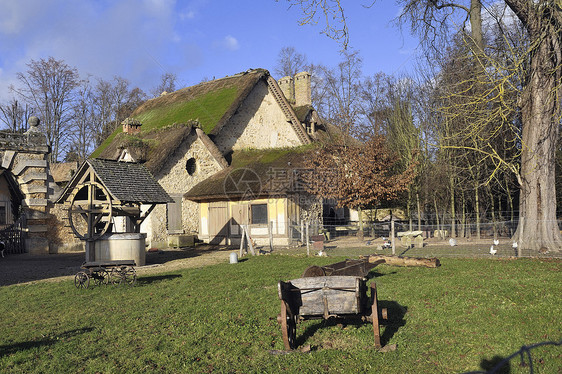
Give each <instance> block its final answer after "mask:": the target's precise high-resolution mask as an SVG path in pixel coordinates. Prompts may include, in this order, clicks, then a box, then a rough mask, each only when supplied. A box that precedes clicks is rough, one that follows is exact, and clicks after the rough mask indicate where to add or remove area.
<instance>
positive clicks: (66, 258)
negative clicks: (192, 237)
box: [0, 246, 232, 286]
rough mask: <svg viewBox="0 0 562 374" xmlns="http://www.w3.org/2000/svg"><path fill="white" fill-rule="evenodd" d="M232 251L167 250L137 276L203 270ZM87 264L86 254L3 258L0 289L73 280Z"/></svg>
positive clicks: (150, 259)
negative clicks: (10, 286)
mask: <svg viewBox="0 0 562 374" xmlns="http://www.w3.org/2000/svg"><path fill="white" fill-rule="evenodd" d="M230 252H232V250H218V249H217V248H216V247H211V246H202V247H199V246H198V247H197V249H185V250H182V249H172V248H169V249H166V250H163V251H158V252H148V253H147V254H146V265H145V266H140V267H137V268H136V269H137V274H138V275H139V276H143V275H145V274H157V273H162V272H166V271H173V270H178V269H186V268H195V267H203V266H207V265H212V264H217V263H221V262H227V261H228V260H229V256H230ZM83 262H84V252H80V253H61V254H53V255H31V254H29V253H23V254H14V255H6V257H4V258H0V286H6V285H10V284H23V283H28V282H36V281H60V280H63V279H71V278H73V277H74V275H75V274H76V273H77V272H78V271H79V270H80V265H82V263H83Z"/></svg>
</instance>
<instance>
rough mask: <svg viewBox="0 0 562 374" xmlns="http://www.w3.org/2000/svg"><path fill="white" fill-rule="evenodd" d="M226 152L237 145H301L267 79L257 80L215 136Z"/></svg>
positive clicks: (242, 146)
mask: <svg viewBox="0 0 562 374" xmlns="http://www.w3.org/2000/svg"><path fill="white" fill-rule="evenodd" d="M215 143H216V144H217V146H218V148H219V150H220V151H221V152H222V153H223V154H226V153H228V152H229V151H231V150H237V149H246V148H254V149H264V148H282V147H296V146H299V145H302V143H301V141H300V140H299V139H298V137H297V135H296V134H295V132H294V130H293V128H292V127H291V124H290V123H289V122H288V121H287V118H286V117H285V115H284V114H283V112H282V111H281V108H280V107H279V105H278V104H277V102H276V101H275V98H274V97H273V95H272V94H271V93H270V92H269V88H268V86H267V83H266V82H263V81H262V82H260V83H259V84H257V85H256V86H255V88H254V90H253V91H252V92H251V93H250V94H249V95H248V97H247V98H246V100H245V101H244V103H243V104H242V105H241V106H240V109H239V111H238V113H236V114H235V115H234V116H232V118H231V119H230V122H229V123H228V124H226V125H225V126H224V128H223V131H221V132H219V134H218V135H217V136H216V138H215Z"/></svg>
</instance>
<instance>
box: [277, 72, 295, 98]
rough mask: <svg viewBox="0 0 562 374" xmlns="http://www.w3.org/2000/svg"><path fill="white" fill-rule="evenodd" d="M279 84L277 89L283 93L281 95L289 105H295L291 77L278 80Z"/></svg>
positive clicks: (293, 86) (293, 85)
mask: <svg viewBox="0 0 562 374" xmlns="http://www.w3.org/2000/svg"><path fill="white" fill-rule="evenodd" d="M277 83H278V84H279V88H281V91H283V94H284V95H285V97H286V98H287V100H288V101H289V103H291V104H294V103H295V84H294V81H293V77H283V78H281V79H279V81H278V82H277Z"/></svg>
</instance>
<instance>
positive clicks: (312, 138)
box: [92, 69, 342, 247]
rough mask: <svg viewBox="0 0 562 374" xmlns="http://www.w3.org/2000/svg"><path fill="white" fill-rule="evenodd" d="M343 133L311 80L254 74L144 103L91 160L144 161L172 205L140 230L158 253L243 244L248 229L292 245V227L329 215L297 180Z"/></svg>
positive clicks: (259, 71) (157, 211) (257, 71)
mask: <svg viewBox="0 0 562 374" xmlns="http://www.w3.org/2000/svg"><path fill="white" fill-rule="evenodd" d="M297 78H298V79H297ZM133 128H134V129H133ZM138 129H140V131H138ZM341 136H342V134H341V133H340V132H339V131H338V130H337V129H336V128H335V127H334V126H331V125H328V124H325V123H324V122H323V121H322V120H321V118H320V116H319V115H318V113H316V111H315V110H314V108H313V107H312V105H311V100H310V74H308V73H303V74H299V75H298V77H295V78H291V79H289V78H284V79H282V80H281V81H280V83H278V82H277V81H276V80H275V79H274V78H273V77H271V75H270V74H269V72H268V71H267V70H263V69H255V70H249V71H246V72H243V73H239V74H236V75H233V76H229V77H226V78H221V79H216V80H212V81H209V82H204V83H200V84H198V85H195V86H192V87H187V88H184V89H181V90H178V91H176V92H172V93H167V94H166V95H162V96H160V97H158V98H155V99H152V100H149V101H147V102H145V103H144V104H142V105H141V106H139V107H138V108H137V109H136V110H135V111H134V112H133V113H132V114H131V119H128V120H126V123H124V124H123V127H122V128H118V129H117V130H116V131H115V132H114V133H113V134H112V135H111V136H110V137H109V138H108V139H107V140H106V141H105V142H104V143H103V144H102V145H101V146H100V147H99V148H98V149H97V150H96V151H95V152H94V154H93V155H92V156H93V157H99V158H102V159H110V160H127V161H135V162H141V163H143V164H144V165H145V166H146V168H147V169H148V170H149V171H150V172H151V173H152V175H153V176H154V177H155V179H156V180H157V181H158V182H159V183H160V185H162V186H163V187H164V189H165V190H166V192H167V193H168V195H169V196H170V197H171V198H172V199H173V202H171V203H168V204H167V205H166V206H157V207H156V208H155V209H154V211H153V213H152V214H151V216H150V217H148V218H147V220H146V221H145V223H143V227H142V231H143V232H147V233H148V238H147V240H148V241H149V245H150V246H151V247H164V246H167V245H168V243H170V242H178V239H177V237H178V236H179V237H183V236H189V235H195V236H196V237H197V238H198V239H200V240H203V241H205V242H209V243H221V244H237V243H238V242H239V240H240V237H241V236H240V234H241V232H240V225H242V224H243V225H246V224H247V225H248V226H249V230H250V231H251V236H252V238H253V240H255V241H256V242H258V243H259V242H260V241H263V242H267V241H268V240H269V238H270V236H271V237H272V238H273V242H274V244H275V245H287V244H290V241H291V240H292V232H291V227H294V226H298V225H300V222H301V221H302V220H304V219H308V220H319V219H321V214H322V200H321V199H319V198H317V197H315V196H310V195H309V194H307V192H306V191H305V189H304V188H303V187H302V186H301V185H300V182H299V179H298V178H297V177H295V176H296V175H298V171H299V169H301V168H302V167H303V165H304V161H305V160H306V159H307V158H308V157H307V155H310V152H315V151H316V147H318V145H319V144H323V143H327V142H332V141H337V140H338V139H340V138H341Z"/></svg>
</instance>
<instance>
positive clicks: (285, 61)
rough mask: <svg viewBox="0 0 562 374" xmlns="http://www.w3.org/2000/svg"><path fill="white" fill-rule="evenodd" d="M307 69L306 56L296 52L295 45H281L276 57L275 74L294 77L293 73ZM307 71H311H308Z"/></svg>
mask: <svg viewBox="0 0 562 374" xmlns="http://www.w3.org/2000/svg"><path fill="white" fill-rule="evenodd" d="M305 70H308V63H307V62H306V56H305V55H303V54H301V53H298V52H297V51H296V49H295V47H283V48H281V51H279V55H278V57H277V65H275V74H277V75H278V76H279V78H281V77H286V76H289V77H294V76H295V74H297V73H300V72H302V71H305ZM309 73H311V72H310V71H309Z"/></svg>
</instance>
